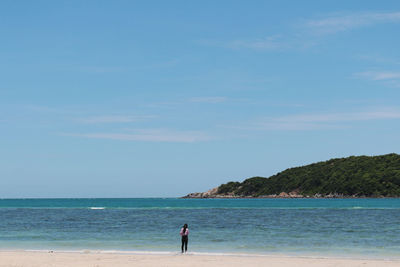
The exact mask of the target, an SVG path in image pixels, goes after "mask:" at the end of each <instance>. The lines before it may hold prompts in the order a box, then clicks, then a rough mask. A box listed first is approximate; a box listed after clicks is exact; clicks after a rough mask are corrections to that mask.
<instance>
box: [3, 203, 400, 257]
mask: <svg viewBox="0 0 400 267" xmlns="http://www.w3.org/2000/svg"><path fill="white" fill-rule="evenodd" d="M183 223H188V224H189V228H190V239H189V249H190V250H191V251H197V252H214V253H215V252H216V253H257V254H285V255H307V256H349V257H372V258H400V199H158V198H154V199H3V200H0V249H53V250H57V249H58V250H81V249H94V250H126V251H178V250H179V246H180V237H179V229H180V227H181V225H182V224H183Z"/></svg>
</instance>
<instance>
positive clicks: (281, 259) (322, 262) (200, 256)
mask: <svg viewBox="0 0 400 267" xmlns="http://www.w3.org/2000/svg"><path fill="white" fill-rule="evenodd" d="M383 265H384V266H390V267H391V266H400V260H397V259H396V260H395V259H361V258H341V257H323V256H321V257H303V256H286V255H282V256H278V255H260V254H254V255H252V254H218V253H188V254H184V255H182V254H180V253H178V252H176V253H173V252H165V253H163V252H134V251H129V252H125V251H92V250H83V251H70V252H68V251H51V250H38V251H32V250H31V251H27V250H0V267H3V266H4V267H5V266H20V267H25V266H26V267H28V266H29V267H35V266H60V267H61V266H77V267H84V266H98V267H102V266H116V267H124V266H149V267H153V266H194V267H196V266H222V267H224V266H226V267H228V266H229V267H242V266H272V267H288V266H293V267H294V266H296V267H306V266H307V267H310V266H311V267H313V266H366V267H369V266H371V267H372V266H383Z"/></svg>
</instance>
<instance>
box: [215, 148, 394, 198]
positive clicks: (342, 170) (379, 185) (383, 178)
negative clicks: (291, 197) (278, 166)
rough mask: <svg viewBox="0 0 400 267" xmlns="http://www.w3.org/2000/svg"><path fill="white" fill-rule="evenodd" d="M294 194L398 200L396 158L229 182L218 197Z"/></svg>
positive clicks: (331, 163)
mask: <svg viewBox="0 0 400 267" xmlns="http://www.w3.org/2000/svg"><path fill="white" fill-rule="evenodd" d="M281 192H296V193H298V194H301V195H304V196H314V195H315V194H320V195H322V196H327V195H336V196H344V197H346V196H353V197H364V196H365V197H399V196H400V155H397V154H394V153H393V154H387V155H382V156H372V157H369V156H357V157H356V156H352V157H348V158H338V159H331V160H328V161H324V162H318V163H314V164H310V165H307V166H302V167H296V168H290V169H287V170H285V171H283V172H280V173H278V174H276V175H273V176H271V177H269V178H264V177H252V178H249V179H246V180H245V181H243V182H242V183H240V182H229V183H226V184H223V185H221V186H220V187H219V188H218V194H219V195H234V196H244V197H247V196H251V197H259V196H265V195H277V194H280V193H281Z"/></svg>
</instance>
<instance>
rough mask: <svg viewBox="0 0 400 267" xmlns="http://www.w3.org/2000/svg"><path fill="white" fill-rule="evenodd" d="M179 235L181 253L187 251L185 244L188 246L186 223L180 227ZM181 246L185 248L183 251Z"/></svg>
mask: <svg viewBox="0 0 400 267" xmlns="http://www.w3.org/2000/svg"><path fill="white" fill-rule="evenodd" d="M180 235H181V237H182V253H183V252H187V246H188V241H189V228H188V225H187V224H186V223H185V225H184V226H183V227H182V228H181V232H180ZM183 248H185V251H183Z"/></svg>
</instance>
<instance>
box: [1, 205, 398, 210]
mask: <svg viewBox="0 0 400 267" xmlns="http://www.w3.org/2000/svg"><path fill="white" fill-rule="evenodd" d="M0 209H49V210H55V209H90V210H104V209H107V210H207V209H221V210H228V209H229V210H230V209H251V210H268V209H273V210H400V207H218V206H215V207H0Z"/></svg>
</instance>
